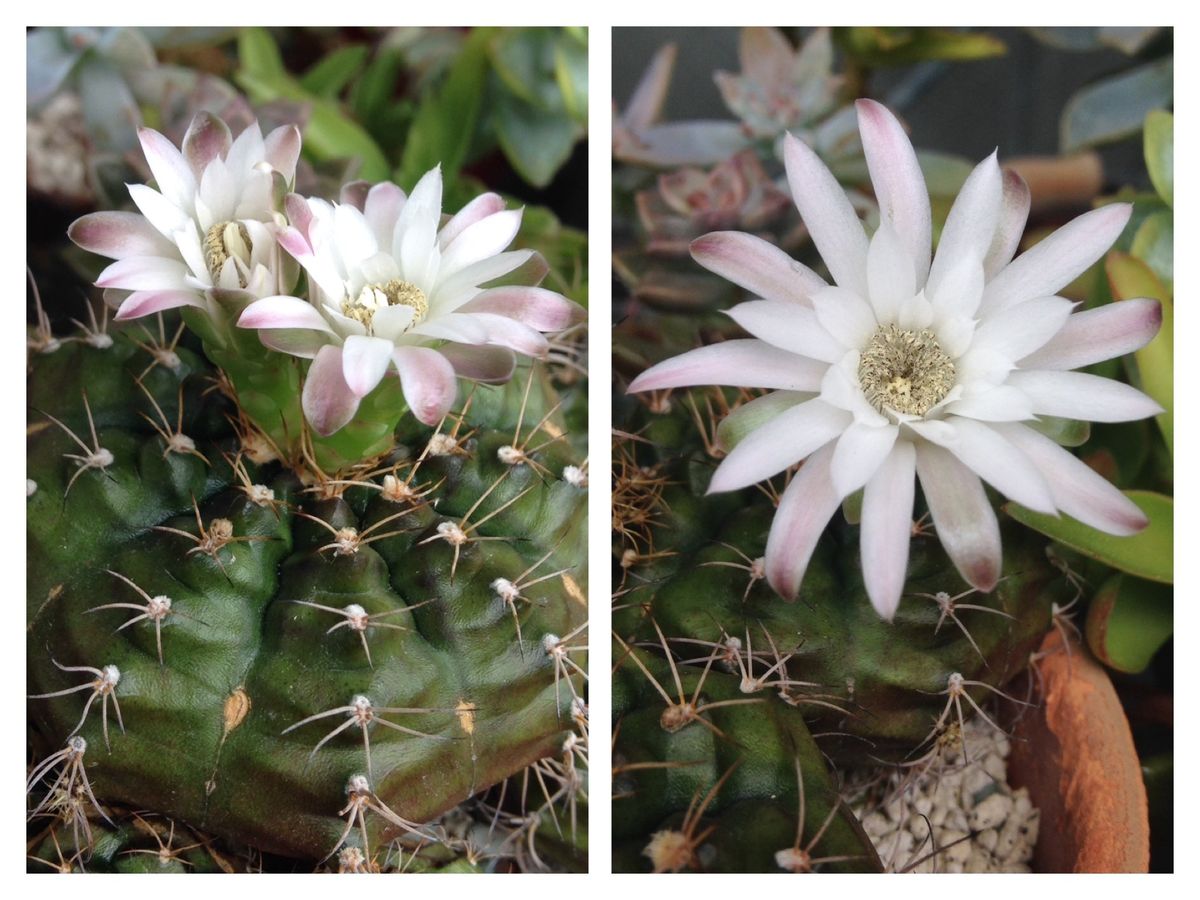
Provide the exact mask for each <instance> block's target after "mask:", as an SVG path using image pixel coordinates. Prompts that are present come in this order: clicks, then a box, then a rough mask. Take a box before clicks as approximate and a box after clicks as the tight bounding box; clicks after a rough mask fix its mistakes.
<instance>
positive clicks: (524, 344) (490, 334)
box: [471, 313, 550, 359]
mask: <svg viewBox="0 0 1200 900" xmlns="http://www.w3.org/2000/svg"><path fill="white" fill-rule="evenodd" d="M471 318H473V319H474V320H475V321H476V322H478V323H479V324H480V325H482V326H483V327H484V328H485V329H487V342H488V343H489V344H492V345H495V346H497V347H507V348H508V349H509V350H515V351H516V352H517V353H520V354H522V355H524V356H532V357H534V358H535V359H544V358H545V356H546V354H547V353H549V352H550V342H549V341H548V340H546V336H545V335H544V334H542V333H541V332H540V331H534V330H533V329H532V328H530V327H529V326H528V325H522V324H521V323H520V322H517V321H514V320H513V319H506V318H505V317H504V316H497V315H493V314H492V313H477V314H475V315H473V316H471Z"/></svg>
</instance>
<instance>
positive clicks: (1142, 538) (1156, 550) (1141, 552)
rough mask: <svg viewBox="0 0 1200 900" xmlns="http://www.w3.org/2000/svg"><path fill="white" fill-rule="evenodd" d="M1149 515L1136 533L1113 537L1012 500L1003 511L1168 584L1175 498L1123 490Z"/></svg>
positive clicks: (1126, 569) (1100, 558)
mask: <svg viewBox="0 0 1200 900" xmlns="http://www.w3.org/2000/svg"><path fill="white" fill-rule="evenodd" d="M1125 496H1126V497H1128V498H1129V499H1130V500H1132V501H1133V502H1134V503H1136V504H1137V506H1138V508H1139V509H1141V511H1142V512H1144V513H1145V514H1146V516H1147V517H1148V518H1149V519H1150V524H1149V525H1147V526H1146V528H1145V529H1144V530H1143V531H1141V532H1139V533H1138V534H1135V535H1131V536H1129V537H1115V536H1113V535H1111V534H1105V533H1104V532H1102V531H1097V530H1096V529H1095V528H1091V527H1089V526H1087V525H1084V524H1083V523H1082V522H1078V521H1076V520H1075V519H1072V518H1070V517H1068V516H1061V517H1055V516H1048V515H1045V514H1044V513H1038V512H1034V511H1033V510H1030V509H1026V508H1025V507H1023V506H1020V505H1018V504H1016V503H1006V504H1005V505H1004V511H1005V512H1007V513H1008V514H1009V515H1010V516H1012V517H1013V518H1014V519H1016V520H1017V521H1018V522H1020V523H1022V524H1023V525H1027V526H1029V527H1030V528H1032V529H1034V530H1035V531H1040V532H1041V533H1042V534H1044V535H1046V536H1047V537H1050V538H1053V539H1054V540H1056V541H1058V542H1060V543H1063V544H1066V545H1067V546H1068V547H1070V548H1072V549H1073V550H1078V551H1079V552H1080V553H1082V554H1083V555H1084V556H1089V557H1091V558H1092V559H1095V560H1098V561H1100V562H1102V563H1104V564H1105V565H1108V566H1112V567H1113V568H1114V569H1118V570H1120V571H1122V572H1128V573H1129V574H1130V575H1136V576H1138V577H1139V578H1145V579H1148V580H1150V581H1157V582H1159V583H1161V584H1171V583H1173V582H1174V580H1175V565H1174V560H1175V556H1174V542H1175V501H1174V500H1173V499H1172V498H1171V497H1167V496H1165V495H1163V494H1156V493H1154V492H1153V491H1125Z"/></svg>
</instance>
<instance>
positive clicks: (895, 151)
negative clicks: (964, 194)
mask: <svg viewBox="0 0 1200 900" xmlns="http://www.w3.org/2000/svg"><path fill="white" fill-rule="evenodd" d="M854 105H855V107H856V108H857V110H858V129H859V131H860V133H861V134H862V145H863V153H864V154H865V155H866V158H867V168H868V169H869V170H870V173H871V183H872V184H873V185H874V186H875V197H876V199H877V200H878V201H879V213H880V216H881V219H882V221H884V222H888V223H889V224H890V225H891V226H892V228H893V229H894V230H895V233H896V235H897V236H898V237H899V240H900V244H901V246H903V247H904V249H905V250H906V251H907V252H908V256H909V259H910V260H911V263H912V266H913V274H914V276H915V280H916V285H917V286H918V287H923V286H924V284H925V278H926V276H927V275H928V274H929V250H930V246H931V244H932V241H933V238H932V233H933V232H932V221H933V220H932V217H931V215H930V211H929V189H928V188H926V187H925V176H924V175H922V174H921V166H920V164H919V163H918V162H917V154H916V152H915V151H914V150H913V147H912V143H911V142H910V141H909V140H908V135H906V134H905V133H904V127H903V126H902V125H901V124H900V122H899V121H898V120H897V119H896V117H895V116H894V115H892V113H891V112H890V111H889V110H888V109H887V108H886V107H885V106H883V105H882V104H880V103H876V102H875V101H874V100H859V101H857V102H856V103H855V104H854Z"/></svg>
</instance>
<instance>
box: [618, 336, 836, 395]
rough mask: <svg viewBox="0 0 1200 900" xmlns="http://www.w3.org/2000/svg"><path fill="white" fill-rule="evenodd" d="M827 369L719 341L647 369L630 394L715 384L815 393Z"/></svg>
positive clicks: (758, 344) (751, 343)
mask: <svg viewBox="0 0 1200 900" xmlns="http://www.w3.org/2000/svg"><path fill="white" fill-rule="evenodd" d="M826 368H827V367H826V366H825V365H824V364H822V363H817V362H813V361H811V360H806V359H804V358H802V357H799V356H796V355H795V354H794V353H788V352H787V351H786V350H780V349H778V348H777V347H772V346H771V345H770V344H766V343H763V342H762V341H756V340H736V341H722V342H721V343H719V344H712V345H709V346H707V347H699V348H697V349H695V350H689V351H688V352H687V353H681V354H680V355H679V356H674V357H672V358H671V359H667V360H663V361H662V362H660V363H659V364H658V365H656V366H651V367H650V368H649V369H647V370H646V371H645V372H643V373H642V374H641V375H639V376H638V377H637V378H635V379H634V380H633V383H632V384H630V385H629V391H630V393H635V392H637V391H658V390H662V389H663V388H677V387H694V386H696V385H701V384H719V385H724V386H726V387H760V388H766V389H768V390H771V389H774V390H782V391H813V392H816V391H819V390H820V389H821V377H822V376H823V375H824V373H825V369H826Z"/></svg>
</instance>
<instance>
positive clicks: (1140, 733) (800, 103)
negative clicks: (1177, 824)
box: [613, 27, 1174, 871]
mask: <svg viewBox="0 0 1200 900" xmlns="http://www.w3.org/2000/svg"><path fill="white" fill-rule="evenodd" d="M750 32H751V30H750V29H745V30H738V29H733V28H628V29H618V32H617V34H615V35H614V40H613V47H614V64H613V79H614V84H613V98H614V109H615V110H616V115H617V119H616V123H615V128H614V133H615V139H614V156H615V157H616V158H617V164H616V165H615V167H614V173H613V208H614V223H613V227H614V235H613V249H614V292H615V293H614V304H613V313H614V321H615V328H616V331H615V334H614V341H613V345H614V375H615V380H616V387H615V390H616V391H617V393H618V395H619V394H623V391H624V385H625V384H626V383H627V382H628V379H629V378H631V377H632V376H633V375H634V374H636V373H637V372H640V371H642V370H643V369H644V368H646V367H647V366H648V365H650V364H651V363H653V362H657V361H658V360H660V359H662V358H665V357H667V356H671V355H673V354H675V353H678V352H680V351H682V350H685V349H689V348H690V347H693V346H697V345H699V344H701V343H711V342H713V341H714V340H720V339H722V338H724V337H736V336H741V335H740V332H739V330H738V329H737V326H736V325H734V324H732V323H731V322H730V320H729V319H728V318H727V317H725V316H723V315H721V314H720V310H723V309H726V308H728V307H729V306H730V305H731V304H732V303H733V302H735V301H736V300H737V299H738V297H737V291H736V289H734V288H733V287H732V286H731V285H730V284H729V283H727V282H725V281H723V280H722V279H720V278H718V277H717V276H715V275H713V274H711V273H709V272H707V271H705V270H704V269H702V268H700V267H699V266H698V265H696V264H695V263H693V262H692V260H691V258H690V256H689V254H688V249H687V248H688V244H689V242H690V241H691V240H692V239H694V238H695V237H698V236H699V235H701V234H703V233H705V232H708V231H714V230H724V229H733V230H740V231H748V232H752V233H755V234H757V235H759V236H761V237H764V238H766V239H767V240H770V241H771V242H773V243H775V244H776V245H777V246H780V247H783V248H784V249H785V250H787V251H788V252H789V253H791V254H792V255H793V256H795V257H796V258H797V259H800V260H802V261H804V262H806V263H808V264H809V265H814V266H819V258H818V257H817V256H816V254H815V253H814V251H813V248H812V246H811V242H810V241H809V239H808V235H807V232H806V230H805V229H804V226H803V223H802V222H801V221H800V219H799V217H798V215H797V213H796V211H795V209H794V207H793V205H792V203H791V201H790V191H789V189H788V186H787V183H786V179H785V178H784V177H783V166H782V162H781V159H780V152H779V142H780V139H781V137H782V135H783V133H784V131H785V130H787V131H790V132H791V133H793V134H795V135H796V136H797V137H800V138H801V139H802V140H805V141H806V142H808V143H809V144H810V146H812V147H813V149H814V150H815V151H816V152H817V153H818V155H820V156H821V157H822V158H823V159H824V161H825V162H826V163H827V164H828V165H829V166H830V168H831V169H832V171H833V172H834V174H835V175H836V176H837V177H838V179H839V180H840V181H841V182H842V184H843V186H844V187H845V188H846V190H847V193H848V195H849V197H850V199H851V202H852V203H853V204H854V206H855V208H856V209H857V210H858V212H859V214H860V216H861V218H862V219H863V221H864V224H865V225H866V227H867V229H868V231H871V230H873V229H874V228H875V227H876V226H877V224H878V215H879V214H878V208H877V206H876V205H875V202H874V198H873V197H872V196H871V189H870V182H869V180H868V178H867V176H866V171H865V166H864V165H863V161H862V149H861V147H860V146H859V145H858V143H857V135H856V134H855V123H854V113H853V101H854V100H855V99H857V98H859V97H872V98H874V99H877V100H879V101H881V102H883V103H884V104H886V105H887V106H888V107H889V108H891V109H892V110H893V111H894V112H896V113H897V114H898V115H899V116H900V117H901V118H902V120H903V121H904V122H905V123H906V125H907V126H908V127H909V128H910V132H911V135H912V137H913V140H914V143H915V144H916V147H917V152H918V158H919V160H920V163H921V166H922V169H923V171H924V174H925V178H926V181H927V183H928V186H929V189H930V193H931V198H932V208H933V215H934V235H935V240H936V237H937V235H938V234H939V233H940V228H941V225H942V223H943V222H944V220H945V216H946V214H947V213H948V212H949V208H950V203H951V202H952V200H953V198H954V196H955V195H956V193H957V191H958V189H959V188H960V187H961V185H962V182H963V180H964V179H965V178H966V176H967V174H968V173H969V172H970V170H971V168H972V167H973V165H974V164H975V163H976V162H977V161H978V160H979V159H981V158H983V157H984V156H986V155H987V154H988V153H990V152H992V150H993V149H995V148H997V146H998V149H999V153H1000V161H1001V165H1003V166H1006V167H1010V168H1012V169H1014V170H1015V171H1017V172H1019V173H1020V174H1021V175H1022V176H1023V177H1024V178H1025V180H1026V181H1027V183H1028V184H1029V186H1030V189H1031V194H1032V201H1033V205H1032V211H1031V215H1030V219H1029V223H1028V226H1027V228H1026V233H1025V237H1024V239H1023V242H1022V249H1026V248H1028V247H1029V246H1031V245H1032V244H1034V243H1036V242H1037V241H1038V240H1040V239H1041V238H1042V237H1044V236H1045V235H1047V234H1049V233H1050V232H1051V231H1053V230H1054V229H1055V228H1057V227H1059V226H1060V225H1062V224H1063V223H1064V222H1066V221H1068V220H1069V219H1071V218H1073V217H1075V216H1076V215H1079V214H1080V213H1082V212H1085V211H1086V210H1087V209H1089V208H1092V207H1094V206H1097V205H1101V204H1104V203H1110V202H1113V201H1114V200H1121V201H1126V202H1131V203H1132V204H1133V206H1134V213H1133V216H1132V217H1131V220H1130V223H1129V225H1128V227H1127V228H1126V230H1125V232H1124V233H1123V235H1122V236H1121V238H1120V240H1119V241H1118V243H1117V245H1116V246H1115V247H1114V248H1113V249H1112V251H1111V252H1110V253H1108V254H1107V255H1106V257H1105V258H1104V259H1102V260H1100V261H1099V262H1098V263H1097V264H1096V265H1095V266H1093V267H1092V268H1091V269H1090V270H1088V271H1087V272H1085V273H1084V274H1083V275H1081V276H1080V277H1079V278H1078V279H1077V280H1076V281H1075V282H1074V283H1073V284H1072V285H1070V286H1068V287H1067V288H1066V289H1064V291H1062V294H1063V295H1064V296H1067V297H1069V298H1070V299H1072V300H1075V301H1077V302H1078V303H1079V304H1080V307H1081V308H1084V307H1089V308H1090V307H1094V306H1098V305H1101V304H1106V303H1113V302H1120V301H1121V300H1124V299H1129V298H1133V297H1153V298H1156V299H1158V300H1159V301H1160V302H1161V303H1162V307H1163V325H1162V330H1161V332H1160V334H1159V335H1158V337H1157V338H1156V339H1155V340H1154V341H1153V342H1151V343H1150V344H1149V345H1148V346H1147V347H1145V348H1143V349H1142V350H1140V351H1138V352H1137V353H1136V354H1133V355H1131V356H1129V357H1126V358H1124V359H1118V360H1112V361H1109V362H1106V363H1102V364H1099V365H1096V366H1093V367H1091V369H1089V371H1094V372H1095V373H1096V374H1101V375H1105V376H1107V377H1111V378H1118V379H1121V380H1125V381H1127V382H1129V383H1131V384H1133V385H1136V386H1138V387H1140V388H1142V389H1143V390H1145V391H1146V392H1147V393H1149V394H1150V395H1151V396H1153V397H1154V399H1155V400H1157V401H1158V402H1159V403H1160V404H1161V405H1162V406H1163V407H1164V409H1165V410H1166V411H1165V412H1164V413H1163V414H1162V415H1160V416H1158V417H1156V418H1155V419H1152V420H1146V421H1141V422H1131V423H1122V424H1116V425H1093V426H1089V425H1087V424H1086V423H1079V422H1068V421H1066V420H1059V421H1053V422H1046V423H1045V424H1044V427H1045V430H1046V433H1048V434H1050V436H1052V437H1053V438H1054V439H1055V440H1057V441H1058V442H1059V443H1060V444H1062V445H1064V446H1068V447H1071V448H1072V449H1073V452H1075V453H1077V454H1078V455H1079V456H1080V457H1081V458H1082V459H1083V460H1084V461H1085V462H1087V463H1088V464H1089V465H1090V466H1092V467H1093V468H1094V469H1095V470H1097V471H1099V472H1100V473H1102V474H1103V475H1104V476H1105V477H1106V478H1108V479H1109V480H1110V481H1112V482H1114V483H1115V484H1116V485H1117V486H1118V487H1120V488H1121V489H1122V490H1125V491H1126V492H1127V493H1128V494H1129V496H1130V497H1131V498H1132V499H1133V500H1134V502H1136V503H1137V504H1138V505H1139V506H1140V507H1141V508H1142V509H1143V510H1144V511H1145V512H1146V513H1147V515H1148V516H1149V518H1150V526H1149V527H1148V528H1147V529H1146V530H1145V532H1143V533H1142V534H1140V535H1138V536H1136V537H1134V538H1129V539H1120V540H1118V539H1113V538H1110V537H1108V536H1106V535H1103V534H1101V533H1099V532H1096V531H1095V530H1093V529H1090V528H1086V527H1084V526H1082V525H1080V524H1079V523H1077V522H1074V521H1072V520H1070V519H1069V518H1066V517H1063V518H1059V519H1055V518H1050V517H1046V516H1040V515H1038V514H1036V513H1032V512H1030V511H1028V510H1024V509H1021V508H1020V507H1017V506H1016V505H1014V504H1007V505H1005V506H1004V507H1003V508H1004V509H1005V511H1006V512H1007V514H1008V515H1009V516H1011V517H1012V518H1014V519H1016V520H1018V521H1019V522H1021V523H1022V524H1024V525H1026V526H1027V527H1029V528H1031V529H1033V530H1035V531H1037V532H1040V533H1041V534H1043V535H1044V536H1045V537H1046V538H1047V539H1048V541H1047V548H1046V551H1047V555H1048V556H1049V557H1050V559H1051V560H1052V562H1054V563H1055V564H1056V565H1058V566H1059V567H1060V568H1062V569H1063V571H1064V572H1069V573H1070V575H1071V577H1073V578H1076V579H1077V580H1078V581H1077V583H1078V586H1079V594H1080V596H1079V599H1078V601H1077V602H1076V603H1074V604H1072V605H1071V606H1072V608H1071V609H1070V610H1069V611H1068V612H1067V615H1069V616H1072V617H1073V621H1074V622H1077V623H1078V631H1079V636H1080V637H1081V639H1082V640H1084V641H1085V642H1086V643H1087V645H1088V648H1089V649H1090V651H1091V652H1092V653H1093V654H1094V655H1095V656H1096V658H1097V659H1099V660H1100V661H1102V662H1103V663H1104V664H1105V665H1106V666H1107V667H1108V668H1109V671H1110V674H1111V675H1112V677H1113V681H1114V683H1115V684H1116V686H1117V689H1118V692H1119V693H1120V695H1121V697H1122V700H1123V701H1124V704H1125V710H1126V714H1127V716H1128V718H1129V721H1130V724H1131V726H1132V729H1133V734H1134V739H1135V743H1136V744H1137V747H1138V751H1139V754H1140V756H1141V759H1142V764H1143V774H1144V777H1145V781H1146V786H1147V792H1148V796H1149V798H1150V804H1151V809H1150V814H1151V822H1152V841H1153V847H1152V860H1151V865H1152V868H1153V869H1154V870H1156V871H1170V870H1171V869H1172V867H1173V826H1172V812H1173V810H1172V797H1171V795H1172V777H1173V774H1172V773H1173V757H1172V753H1173V696H1174V642H1173V631H1174V617H1173V597H1174V592H1173V589H1172V584H1173V580H1174V566H1173V563H1174V557H1173V545H1174V502H1173V493H1174V487H1173V485H1174V430H1173V408H1174V397H1173V384H1174V364H1173V362H1174V356H1173V346H1174V290H1173V283H1174V273H1173V266H1174V262H1173V255H1174V253H1173V247H1174V212H1173V204H1174V118H1173V114H1172V111H1171V110H1172V107H1173V101H1174V73H1173V49H1174V36H1173V32H1172V30H1171V29H1169V28H1159V27H1120V28H1115V27H1113V28H1110V27H1094V28H1092V27H1089V28H1029V29H1013V28H983V29H936V28H891V27H889V28H874V27H852V28H834V29H802V28H801V29H797V28H787V29H772V30H770V33H768V30H766V29H759V30H757V32H756V33H754V34H751V33H750ZM739 69H740V72H739V71H738V70H739ZM735 72H736V73H737V74H732V73H735ZM764 112H766V113H767V114H765V115H764ZM767 125H773V126H774V127H773V128H771V127H765V126H767ZM713 148H719V151H718V152H715V153H712V152H706V151H711V150H713Z"/></svg>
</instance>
